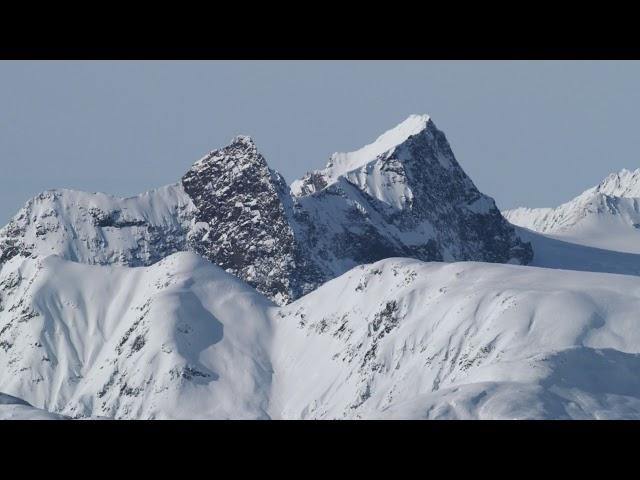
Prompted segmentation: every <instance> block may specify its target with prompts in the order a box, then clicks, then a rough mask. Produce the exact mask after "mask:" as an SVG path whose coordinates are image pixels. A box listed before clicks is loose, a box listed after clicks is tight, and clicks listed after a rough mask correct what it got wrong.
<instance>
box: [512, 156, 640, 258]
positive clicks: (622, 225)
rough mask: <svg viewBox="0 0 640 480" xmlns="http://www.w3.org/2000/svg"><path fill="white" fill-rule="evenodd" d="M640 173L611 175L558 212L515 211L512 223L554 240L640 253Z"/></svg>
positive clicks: (565, 204)
mask: <svg viewBox="0 0 640 480" xmlns="http://www.w3.org/2000/svg"><path fill="white" fill-rule="evenodd" d="M638 197H640V169H638V170H635V171H629V170H626V169H625V170H621V171H620V172H618V173H612V174H611V175H609V176H608V177H607V178H605V179H604V180H603V181H602V182H600V184H598V185H596V186H595V187H592V188H590V189H588V190H586V191H584V192H583V193H581V194H580V195H578V196H577V197H576V198H574V199H573V200H571V201H569V202H567V203H564V204H562V205H560V206H559V207H556V208H525V207H522V208H516V209H514V210H507V211H505V212H503V215H504V216H505V218H506V219H507V220H509V222H511V223H513V224H514V225H519V226H522V227H525V228H528V229H530V230H534V231H536V232H540V233H544V234H547V235H549V236H552V237H553V238H557V239H559V240H564V241H567V242H570V243H576V244H580V245H586V246H590V247H596V248H601V249H607V250H615V251H619V252H627V253H640V198H638Z"/></svg>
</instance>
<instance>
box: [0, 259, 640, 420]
mask: <svg viewBox="0 0 640 480" xmlns="http://www.w3.org/2000/svg"><path fill="white" fill-rule="evenodd" d="M0 282H1V283H2V285H5V286H6V285H8V284H9V285H12V287H11V291H10V292H9V293H4V294H3V297H2V303H1V305H2V307H3V309H2V312H1V313H0V330H1V331H2V333H1V334H0V342H1V345H2V348H0V371H2V372H3V374H2V376H1V377H0V391H2V392H5V393H6V394H9V395H14V396H16V397H19V398H22V399H24V400H25V401H26V402H29V403H30V404H31V405H33V406H34V407H37V408H41V409H44V410H47V411H49V412H52V414H56V415H66V416H70V417H73V418H89V417H112V418H140V419H146V418H158V419H162V418H251V419H260V418H273V419H301V418H305V419H307V418H321V419H325V418H340V419H341V418H347V419H349V418H365V419H366V418H453V419H466V418H478V419H510V418H536V419H537V418H550V419H561V418H640V356H639V355H638V354H639V353H640V328H639V326H640V325H639V322H640V317H639V316H638V311H640V278H638V277H635V276H627V275H614V274H604V273H587V272H576V271H564V270H558V269H545V268H535V267H525V266H518V265H500V264H489V263H480V262H457V263H440V262H427V263H425V262H420V261H417V260H412V259H406V258H392V259H387V260H383V261H380V262H377V263H374V264H370V265H364V266H359V267H356V268H354V269H352V270H351V271H349V272H348V273H346V274H344V275H342V276H341V277H339V278H337V279H334V280H332V281H330V282H328V283H326V284H325V285H323V286H322V287H320V288H319V289H317V290H316V291H314V292H312V293H310V294H308V295H306V296H304V297H302V298H301V299H299V300H297V301H295V302H293V303H291V304H289V305H287V306H285V307H278V306H276V305H275V304H273V303H272V302H270V301H269V300H268V299H266V298H265V297H263V296H262V295H260V294H258V293H257V292H255V290H253V289H251V288H250V287H248V286H247V285H245V284H243V283H242V282H241V281H239V280H238V279H236V278H234V277H232V276H231V275H229V274H226V273H225V272H222V271H221V270H220V269H219V268H217V267H216V266H214V265H213V264H210V263H209V262H207V261H205V260H202V259H201V258H199V257H198V256H196V255H194V254H191V253H177V254H174V255H171V256H169V257H167V258H166V259H165V260H163V261H161V262H159V263H157V264H155V265H153V266H151V267H138V268H129V267H118V266H92V265H84V264H79V263H74V262H69V261H66V260H63V259H61V258H59V257H56V256H50V257H47V258H45V259H39V260H33V259H26V260H25V259H23V260H21V261H17V258H14V259H12V261H10V262H9V263H8V264H6V265H4V266H3V268H2V271H1V274H0ZM4 291H5V292H7V290H6V289H5V290H4ZM11 408H12V409H13V410H25V409H29V407H28V406H27V405H24V404H23V405H22V406H20V408H18V406H14V407H11ZM0 410H2V412H3V413H0V414H2V415H5V416H6V411H7V408H5V407H3V408H2V409H0ZM29 412H31V413H32V414H35V412H37V410H36V411H35V412H34V411H33V410H29ZM17 414H18V413H15V412H14V413H12V415H17ZM40 414H41V415H46V412H44V413H43V412H41V413H38V415H40ZM36 416H37V415H36Z"/></svg>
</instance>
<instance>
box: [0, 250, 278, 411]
mask: <svg viewBox="0 0 640 480" xmlns="http://www.w3.org/2000/svg"><path fill="white" fill-rule="evenodd" d="M271 305H272V304H271V302H269V301H268V300H267V299H265V298H264V297H262V296H261V295H260V294H258V293H257V292H255V290H253V289H251V288H250V287H248V286H247V285H245V284H243V283H242V282H241V281H239V280H237V279H236V278H234V277H233V276H231V275H229V274H227V273H225V272H223V271H222V270H220V269H219V268H218V267H216V266H214V265H212V264H210V263H209V262H207V261H206V260H203V259H202V258H200V257H198V256H197V255H195V254H192V253H177V254H174V255H171V256H169V257H167V258H165V259H164V260H162V261H160V262H157V263H156V264H154V265H152V266H150V267H139V268H130V267H116V266H91V265H86V264H80V263H74V262H70V261H67V260H63V259H61V258H60V257H57V256H48V257H45V258H38V259H31V258H29V259H23V258H21V257H14V258H13V259H12V260H10V261H9V262H7V263H5V264H4V265H3V266H2V270H1V272H0V372H1V374H0V391H3V392H6V393H8V394H11V395H15V396H18V397H20V398H24V399H25V400H26V401H28V402H30V403H31V404H32V405H34V406H37V407H38V408H44V409H46V410H49V411H52V412H56V413H60V414H64V415H69V416H71V417H74V418H77V417H89V416H92V417H96V416H100V417H115V418H185V417H186V418H211V417H213V418H266V417H267V415H266V409H267V406H268V392H269V385H270V379H271V366H270V361H269V355H268V350H267V349H268V346H269V342H270V340H269V339H270V336H271V330H270V325H269V321H268V318H267V317H266V315H265V310H266V309H267V308H268V307H270V306H271Z"/></svg>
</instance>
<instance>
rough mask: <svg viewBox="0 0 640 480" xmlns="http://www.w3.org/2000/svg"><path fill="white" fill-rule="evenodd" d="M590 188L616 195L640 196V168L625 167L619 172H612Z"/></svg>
mask: <svg viewBox="0 0 640 480" xmlns="http://www.w3.org/2000/svg"><path fill="white" fill-rule="evenodd" d="M590 190H591V191H593V192H600V193H604V194H605V195H611V196H614V197H626V198H637V197H640V168H639V169H636V170H627V169H626V168H623V169H622V170H620V171H619V172H616V173H612V174H610V175H609V176H607V178H605V179H604V180H603V181H602V182H600V183H599V184H598V185H596V186H595V187H593V188H592V189H590ZM590 190H587V191H590Z"/></svg>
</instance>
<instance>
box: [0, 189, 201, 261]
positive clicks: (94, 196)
mask: <svg viewBox="0 0 640 480" xmlns="http://www.w3.org/2000/svg"><path fill="white" fill-rule="evenodd" d="M192 212H193V204H192V202H191V199H190V198H189V197H188V196H187V195H186V194H185V192H184V190H183V189H182V185H180V184H176V185H167V186H165V187H161V188H158V189H155V190H151V191H149V192H146V193H143V194H141V195H137V196H133V197H127V198H120V197H115V196H112V195H107V194H104V193H89V192H80V191H75V190H68V189H59V190H48V191H46V192H43V193H41V194H39V195H37V196H36V197H34V198H33V199H31V200H29V201H28V202H27V204H26V205H25V206H24V207H23V208H22V209H21V210H20V211H19V212H18V213H17V214H16V215H15V216H14V217H13V218H12V220H11V221H10V222H9V224H7V225H6V226H5V227H3V228H2V229H0V264H1V263H2V262H4V261H7V260H8V259H10V258H12V257H13V256H15V255H18V254H20V255H23V256H26V255H34V256H42V255H51V254H56V255H61V256H63V257H65V258H68V259H69V260H73V261H78V262H83V263H89V264H120V265H132V266H136V265H149V264H151V263H154V262H157V261H158V260H160V259H161V258H164V257H165V256H167V255H169V254H171V253H174V252H176V251H180V250H184V249H185V245H184V244H185V237H186V231H187V229H188V226H189V223H190V219H191V216H192Z"/></svg>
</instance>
